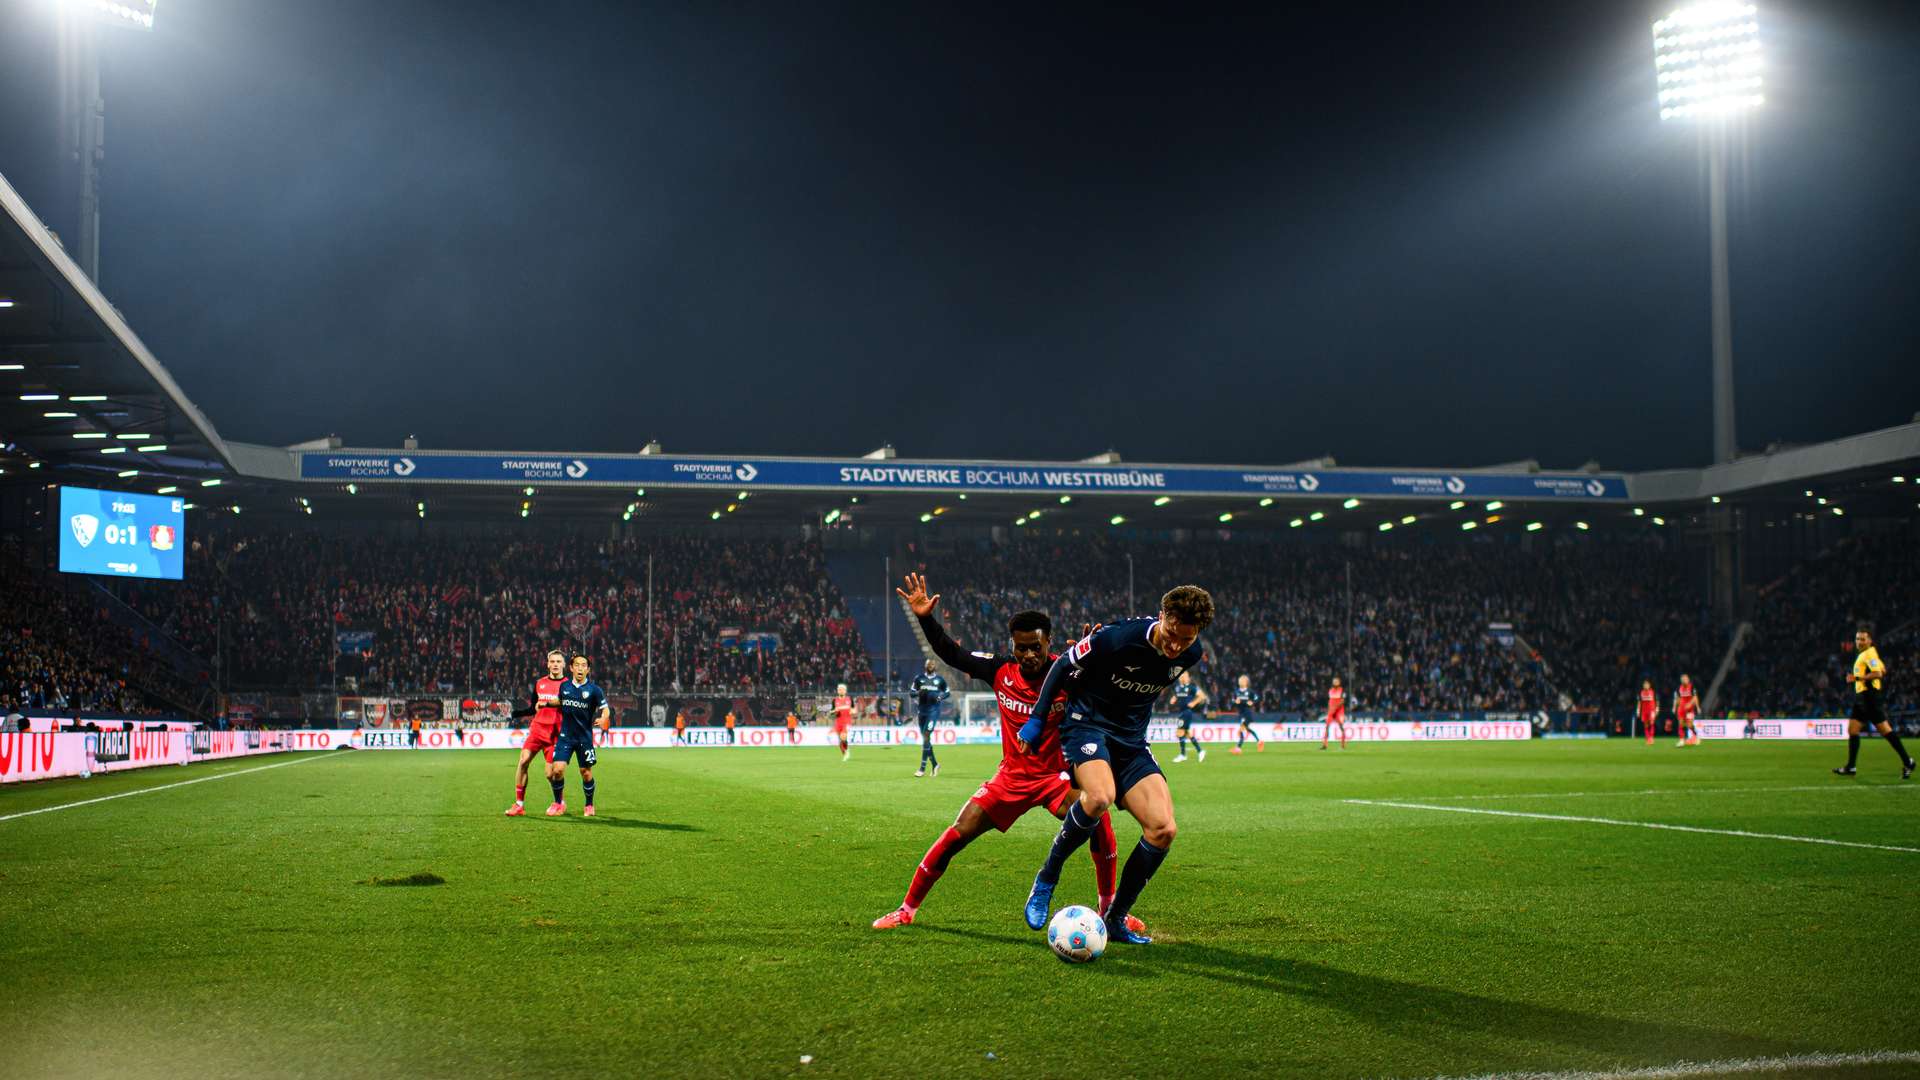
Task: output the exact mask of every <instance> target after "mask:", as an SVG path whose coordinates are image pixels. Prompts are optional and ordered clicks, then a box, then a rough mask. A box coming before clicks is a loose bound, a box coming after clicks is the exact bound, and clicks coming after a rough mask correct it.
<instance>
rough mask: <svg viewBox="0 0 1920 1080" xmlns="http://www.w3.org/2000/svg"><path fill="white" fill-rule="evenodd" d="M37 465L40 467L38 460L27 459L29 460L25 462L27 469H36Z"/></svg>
mask: <svg viewBox="0 0 1920 1080" xmlns="http://www.w3.org/2000/svg"><path fill="white" fill-rule="evenodd" d="M39 467H40V463H39V462H37V461H29V462H27V468H29V469H37V468H39Z"/></svg>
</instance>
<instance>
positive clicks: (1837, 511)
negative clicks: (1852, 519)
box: [1833, 506, 1847, 517]
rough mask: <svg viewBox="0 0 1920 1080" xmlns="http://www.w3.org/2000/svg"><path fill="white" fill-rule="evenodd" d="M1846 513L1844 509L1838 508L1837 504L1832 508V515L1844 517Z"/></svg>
mask: <svg viewBox="0 0 1920 1080" xmlns="http://www.w3.org/2000/svg"><path fill="white" fill-rule="evenodd" d="M1846 514H1847V512H1846V511H1845V510H1842V509H1840V508H1839V507H1837V506H1836V507H1834V508H1833V516H1834V517H1845V516H1846Z"/></svg>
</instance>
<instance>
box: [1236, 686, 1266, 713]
mask: <svg viewBox="0 0 1920 1080" xmlns="http://www.w3.org/2000/svg"><path fill="white" fill-rule="evenodd" d="M1233 707H1234V708H1236V709H1239V710H1240V711H1241V712H1250V711H1252V710H1254V709H1257V708H1259V707H1260V691H1258V690H1255V689H1253V688H1252V687H1239V686H1236V687H1234V689H1233Z"/></svg>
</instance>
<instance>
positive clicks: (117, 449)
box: [100, 446, 127, 454]
mask: <svg viewBox="0 0 1920 1080" xmlns="http://www.w3.org/2000/svg"><path fill="white" fill-rule="evenodd" d="M100 452H101V453H103V454H124V453H126V452H127V448H126V447H124V446H109V447H107V448H106V449H104V450H102V451H100Z"/></svg>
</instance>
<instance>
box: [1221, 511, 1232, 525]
mask: <svg viewBox="0 0 1920 1080" xmlns="http://www.w3.org/2000/svg"><path fill="white" fill-rule="evenodd" d="M1232 520H1233V511H1231V510H1229V511H1227V512H1226V513H1224V514H1221V515H1220V524H1222V525H1225V524H1226V523H1227V522H1229V521H1232Z"/></svg>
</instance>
